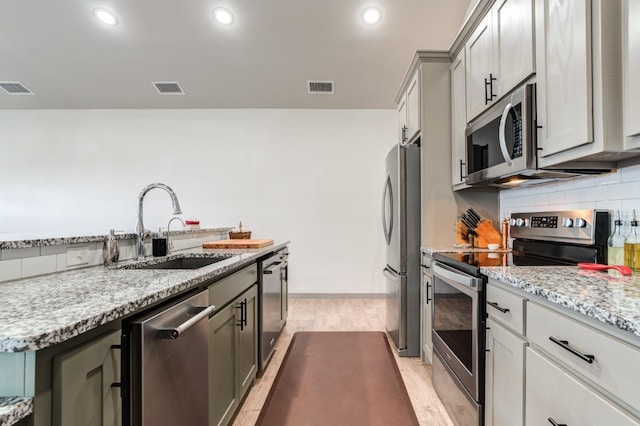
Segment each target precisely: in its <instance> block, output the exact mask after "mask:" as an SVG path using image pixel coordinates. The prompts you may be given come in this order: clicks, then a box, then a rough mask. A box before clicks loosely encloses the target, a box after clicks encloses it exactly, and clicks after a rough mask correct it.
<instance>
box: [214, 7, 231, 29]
mask: <svg viewBox="0 0 640 426" xmlns="http://www.w3.org/2000/svg"><path fill="white" fill-rule="evenodd" d="M213 17H214V18H216V21H218V22H220V23H221V24H225V25H229V24H231V23H232V22H233V15H232V14H231V12H229V11H228V10H227V9H224V8H222V7H218V8H216V9H213Z"/></svg>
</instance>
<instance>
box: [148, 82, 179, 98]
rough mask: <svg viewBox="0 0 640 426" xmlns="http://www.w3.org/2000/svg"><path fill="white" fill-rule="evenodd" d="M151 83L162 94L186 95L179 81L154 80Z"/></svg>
mask: <svg viewBox="0 0 640 426" xmlns="http://www.w3.org/2000/svg"><path fill="white" fill-rule="evenodd" d="M151 84H153V85H154V86H155V88H156V90H157V91H158V93H160V94H161V95H184V90H182V87H180V83H178V82H177V81H153V82H151Z"/></svg>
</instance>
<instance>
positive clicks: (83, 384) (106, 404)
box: [52, 331, 122, 426]
mask: <svg viewBox="0 0 640 426" xmlns="http://www.w3.org/2000/svg"><path fill="white" fill-rule="evenodd" d="M113 345H120V331H114V332H111V333H109V334H107V335H105V336H102V337H99V338H97V339H95V340H93V341H91V342H89V343H87V344H85V345H83V346H81V347H80V348H76V349H72V350H70V351H68V352H64V353H62V354H60V355H56V356H55V357H54V358H53V397H52V399H53V401H52V402H53V407H52V416H53V418H52V424H53V425H58V426H76V425H77V426H91V425H95V426H102V425H109V426H112V425H120V424H122V405H121V398H120V388H119V387H112V386H111V385H112V384H113V383H119V382H120V355H121V353H120V350H119V349H116V348H112V346H113Z"/></svg>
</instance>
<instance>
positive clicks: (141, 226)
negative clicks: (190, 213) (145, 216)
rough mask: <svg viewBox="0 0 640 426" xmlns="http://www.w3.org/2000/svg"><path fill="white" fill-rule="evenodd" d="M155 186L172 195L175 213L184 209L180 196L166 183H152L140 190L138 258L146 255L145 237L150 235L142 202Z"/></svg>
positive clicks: (137, 226) (137, 224)
mask: <svg viewBox="0 0 640 426" xmlns="http://www.w3.org/2000/svg"><path fill="white" fill-rule="evenodd" d="M153 188H160V189H164V190H165V191H167V192H168V193H169V195H170V196H171V202H173V214H181V213H182V210H180V203H179V202H178V197H177V196H176V193H175V192H173V189H171V188H169V187H168V186H167V185H165V184H164V183H152V184H150V185H147V186H145V187H144V188H142V191H140V194H139V195H138V222H137V223H136V253H137V257H136V259H137V260H143V259H144V256H145V254H146V253H145V250H144V237H145V236H146V235H148V233H149V231H145V229H144V223H143V222H142V202H143V201H144V196H145V195H147V192H149V191H151V190H152V189H153Z"/></svg>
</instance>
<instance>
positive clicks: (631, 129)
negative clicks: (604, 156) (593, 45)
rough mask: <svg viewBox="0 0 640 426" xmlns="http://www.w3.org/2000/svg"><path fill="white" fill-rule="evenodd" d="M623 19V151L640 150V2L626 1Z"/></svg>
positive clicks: (634, 0) (636, 0)
mask: <svg viewBox="0 0 640 426" xmlns="http://www.w3.org/2000/svg"><path fill="white" fill-rule="evenodd" d="M625 8H626V13H624V14H623V17H624V35H623V37H624V45H625V52H624V100H625V105H624V134H625V136H626V143H625V149H633V148H636V149H637V148H640V25H638V22H640V2H639V1H638V0H626V2H625Z"/></svg>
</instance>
